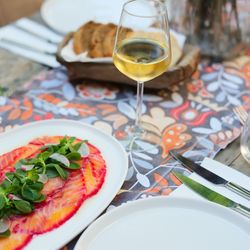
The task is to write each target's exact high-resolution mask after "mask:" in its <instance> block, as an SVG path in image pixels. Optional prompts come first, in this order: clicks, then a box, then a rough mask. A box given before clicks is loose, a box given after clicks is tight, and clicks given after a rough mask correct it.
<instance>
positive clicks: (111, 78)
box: [57, 33, 200, 89]
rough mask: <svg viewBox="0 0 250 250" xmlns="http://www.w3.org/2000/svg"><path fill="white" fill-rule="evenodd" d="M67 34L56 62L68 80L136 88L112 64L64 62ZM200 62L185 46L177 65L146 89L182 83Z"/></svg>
mask: <svg viewBox="0 0 250 250" xmlns="http://www.w3.org/2000/svg"><path fill="white" fill-rule="evenodd" d="M72 34H73V33H69V34H68V35H67V36H66V37H65V38H64V40H63V42H62V43H61V44H60V46H59V48H58V52H57V60H58V61H59V62H60V63H61V64H62V65H64V66H65V67H66V68H67V69H68V74H69V80H70V81H71V82H73V83H74V81H79V80H83V79H88V80H95V81H105V82H113V83H117V84H128V85H132V86H136V82H135V81H134V80H131V79H130V78H128V77H126V76H125V75H123V74H122V73H120V72H119V71H118V69H117V68H116V67H115V66H114V64H112V63H83V62H66V61H65V60H64V59H63V58H62V57H61V50H62V48H63V47H64V46H65V45H66V44H67V43H68V42H69V40H70V39H71V38H72ZM199 60H200V49H199V48H198V47H194V46H192V45H188V44H187V45H185V46H184V50H183V55H182V57H181V59H180V60H179V62H178V63H177V65H175V66H173V67H170V68H169V69H168V70H167V71H166V72H165V73H163V74H162V75H160V76H159V77H157V78H155V79H153V80H151V81H149V82H147V83H146V84H145V87H146V88H152V89H164V88H167V87H168V86H170V85H172V84H175V83H178V82H180V81H183V80H185V79H187V78H189V77H191V75H192V74H193V72H194V71H195V70H196V68H197V65H198V63H199Z"/></svg>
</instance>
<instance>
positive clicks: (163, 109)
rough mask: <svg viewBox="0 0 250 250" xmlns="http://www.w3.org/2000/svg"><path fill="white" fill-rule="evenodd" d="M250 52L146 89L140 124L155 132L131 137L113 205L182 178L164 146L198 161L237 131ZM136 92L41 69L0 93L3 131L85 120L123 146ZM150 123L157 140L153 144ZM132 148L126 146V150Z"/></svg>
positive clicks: (249, 101)
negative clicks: (7, 93) (8, 91)
mask: <svg viewBox="0 0 250 250" xmlns="http://www.w3.org/2000/svg"><path fill="white" fill-rule="evenodd" d="M249 88H250V55H248V56H247V55H246V56H242V57H240V58H237V59H235V60H233V61H229V62H225V63H223V64H216V63H214V64H208V63H202V64H201V65H200V66H199V68H198V70H197V71H196V72H195V73H194V74H193V76H192V79H190V80H188V81H186V82H181V83H179V84H178V85H174V86H172V87H171V89H170V90H169V91H165V90H162V91H159V92H155V91H151V90H148V91H146V93H145V95H144V105H143V116H142V121H145V122H148V123H151V124H152V125H153V126H152V136H151V137H150V138H149V139H148V140H146V141H139V140H136V141H134V142H133V150H127V153H128V157H129V169H128V174H127V177H126V181H125V183H124V185H123V187H122V189H121V190H120V192H119V194H118V195H117V196H116V198H115V199H114V200H113V202H112V205H111V207H112V206H117V205H119V204H121V203H124V202H126V201H129V200H134V199H138V198H141V197H146V196H151V195H168V194H170V193H171V192H172V191H173V190H174V189H175V188H176V187H178V185H179V184H180V183H179V181H178V180H177V179H176V178H175V177H174V176H173V174H171V169H172V168H173V166H175V167H176V168H179V169H180V171H185V170H183V169H182V167H181V166H180V165H178V164H177V163H176V162H174V161H173V160H172V159H171V157H170V155H169V151H170V150H171V149H178V150H179V151H180V152H182V153H184V154H185V156H187V157H189V158H192V159H193V160H196V161H199V160H202V159H203V158H204V157H206V156H208V157H211V158H212V157H214V156H215V155H216V153H217V152H218V151H219V150H220V149H223V148H225V147H226V146H227V145H228V144H229V143H230V142H232V141H233V140H234V139H235V138H237V137H238V136H239V134H240V123H239V121H238V119H237V118H236V116H235V115H234V113H233V112H232V111H233V108H234V107H235V106H238V105H241V104H244V106H245V108H246V109H250V89H249ZM135 104H136V99H135V91H134V89H133V88H131V87H127V86H124V87H117V86H116V85H114V84H109V83H96V82H88V81H84V82H81V83H79V84H77V85H74V86H73V85H72V84H70V83H69V82H68V78H67V73H66V71H65V70H64V69H57V70H53V71H43V72H41V73H40V74H38V75H36V76H35V77H34V78H33V79H32V80H31V81H29V82H27V83H25V84H24V85H23V87H22V89H19V91H18V92H16V93H15V94H14V95H12V96H11V97H5V96H1V97H0V132H3V131H7V130H9V129H11V128H13V127H15V126H19V125H22V124H25V123H28V122H31V121H38V120H43V119H51V118H67V119H74V120H78V121H81V122H86V123H89V124H92V125H94V126H95V127H98V128H100V129H102V130H103V131H105V132H107V133H109V134H112V135H113V136H114V137H115V138H117V139H118V140H119V141H120V142H121V143H122V144H123V145H124V147H126V148H128V145H129V143H131V142H130V141H129V140H128V138H127V131H128V130H129V128H130V126H132V125H133V124H134V119H135ZM154 127H156V128H157V129H158V130H160V131H161V133H162V135H161V145H159V146H158V147H156V146H153V144H152V142H153V141H154V140H156V139H157V138H154V136H155V131H154ZM130 148H131V147H130Z"/></svg>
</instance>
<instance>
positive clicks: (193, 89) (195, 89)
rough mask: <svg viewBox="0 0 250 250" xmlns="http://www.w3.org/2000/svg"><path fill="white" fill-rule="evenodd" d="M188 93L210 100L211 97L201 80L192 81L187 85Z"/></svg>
mask: <svg viewBox="0 0 250 250" xmlns="http://www.w3.org/2000/svg"><path fill="white" fill-rule="evenodd" d="M187 89H188V91H189V92H190V93H197V94H199V95H200V96H202V97H207V98H211V97H212V95H211V94H210V93H209V92H208V91H207V90H206V88H205V86H204V83H203V81H202V80H193V81H192V82H189V83H188V84H187Z"/></svg>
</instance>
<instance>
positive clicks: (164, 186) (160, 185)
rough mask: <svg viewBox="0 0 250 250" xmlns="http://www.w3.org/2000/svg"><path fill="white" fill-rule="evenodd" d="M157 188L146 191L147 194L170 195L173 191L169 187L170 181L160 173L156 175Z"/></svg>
mask: <svg viewBox="0 0 250 250" xmlns="http://www.w3.org/2000/svg"><path fill="white" fill-rule="evenodd" d="M153 176H154V181H155V183H156V185H155V186H153V187H151V188H149V189H147V190H146V192H147V193H155V194H156V193H159V194H161V195H169V194H170V193H171V192H172V191H173V190H172V189H171V188H170V187H169V183H168V180H167V179H166V178H164V177H163V176H161V175H160V174H158V173H154V174H153Z"/></svg>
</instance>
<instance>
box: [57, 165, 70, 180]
mask: <svg viewBox="0 0 250 250" xmlns="http://www.w3.org/2000/svg"><path fill="white" fill-rule="evenodd" d="M55 169H56V171H57V172H58V174H59V175H60V177H61V178H62V179H64V180H66V179H67V177H68V172H67V171H66V170H64V169H63V168H62V167H60V166H59V165H57V164H55Z"/></svg>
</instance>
